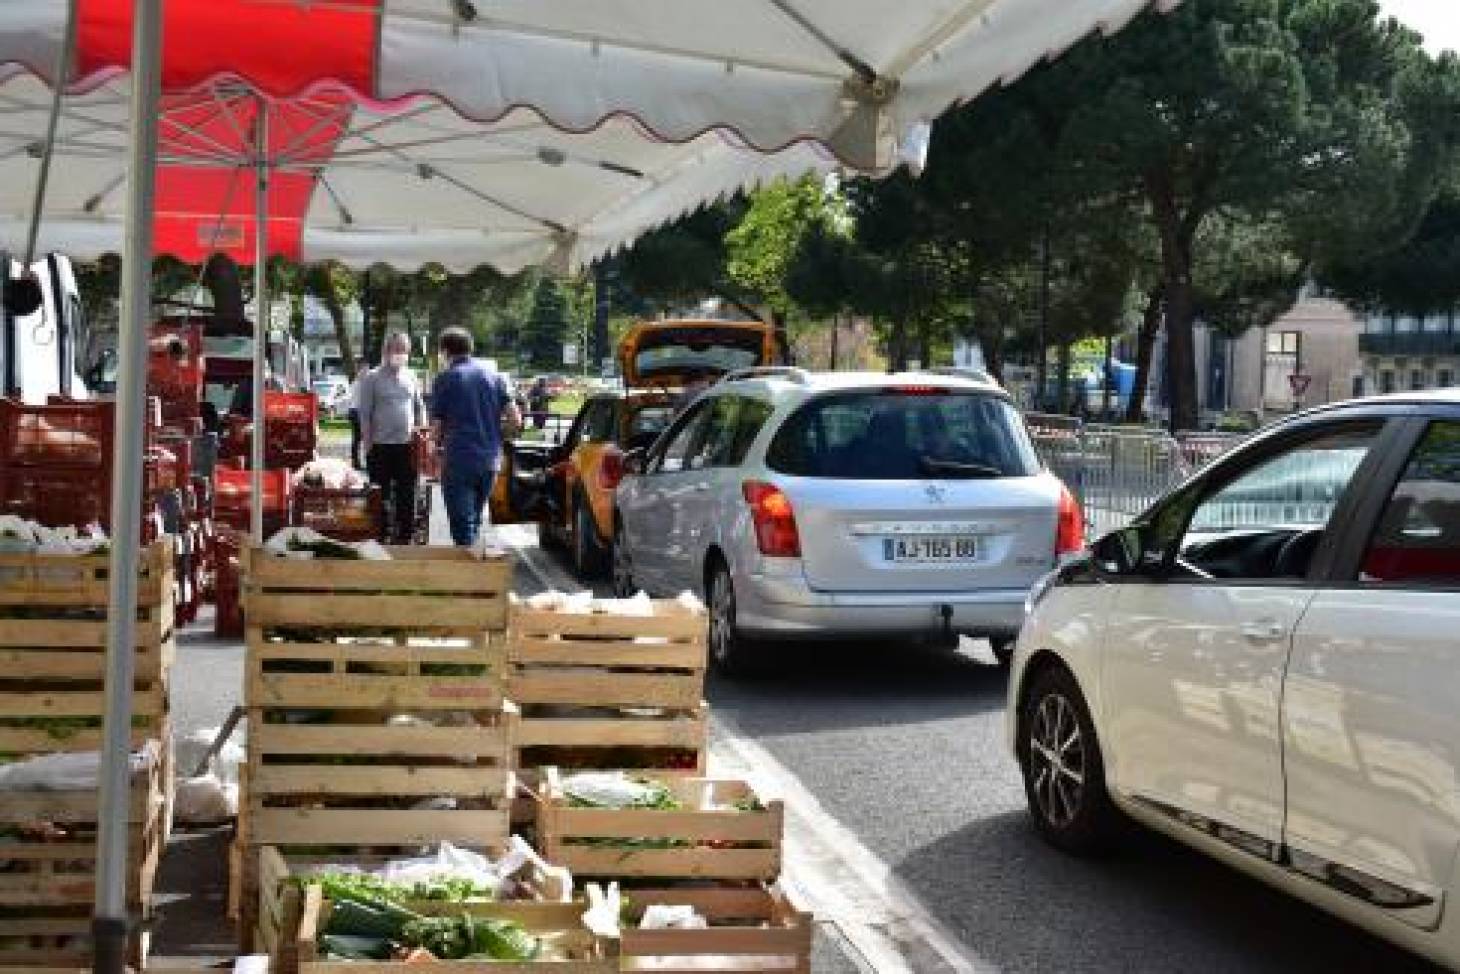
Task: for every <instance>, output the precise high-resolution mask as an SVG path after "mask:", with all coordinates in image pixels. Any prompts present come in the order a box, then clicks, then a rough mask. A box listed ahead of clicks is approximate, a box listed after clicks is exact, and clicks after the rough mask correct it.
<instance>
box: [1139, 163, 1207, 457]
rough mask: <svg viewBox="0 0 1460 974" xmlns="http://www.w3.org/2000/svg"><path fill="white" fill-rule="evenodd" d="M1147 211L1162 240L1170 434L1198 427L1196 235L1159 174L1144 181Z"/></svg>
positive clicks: (1194, 224) (1193, 222)
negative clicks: (1193, 270) (1193, 252)
mask: <svg viewBox="0 0 1460 974" xmlns="http://www.w3.org/2000/svg"><path fill="white" fill-rule="evenodd" d="M1147 183H1148V186H1149V188H1150V196H1151V210H1152V212H1153V214H1154V215H1155V219H1156V228H1157V230H1158V231H1159V233H1160V237H1161V267H1162V272H1163V276H1164V277H1165V279H1166V280H1165V285H1166V369H1167V371H1166V388H1167V398H1168V400H1169V401H1170V404H1171V430H1172V432H1182V431H1185V430H1194V429H1196V428H1197V421H1198V419H1199V415H1200V414H1199V413H1198V409H1197V394H1196V393H1197V389H1196V384H1197V378H1196V335H1195V333H1194V327H1193V326H1194V324H1195V322H1194V318H1195V315H1196V296H1195V294H1194V289H1193V287H1192V283H1191V263H1192V257H1191V247H1192V241H1193V240H1194V239H1195V236H1196V229H1197V221H1196V220H1195V219H1194V218H1193V217H1194V214H1191V213H1188V214H1186V216H1185V217H1184V218H1183V217H1182V215H1181V214H1180V213H1179V212H1178V211H1177V207H1176V201H1175V197H1174V194H1173V193H1172V192H1171V191H1170V189H1169V185H1168V184H1167V183H1166V181H1165V179H1164V177H1163V176H1161V175H1157V176H1154V177H1151V178H1149V179H1148V180H1147Z"/></svg>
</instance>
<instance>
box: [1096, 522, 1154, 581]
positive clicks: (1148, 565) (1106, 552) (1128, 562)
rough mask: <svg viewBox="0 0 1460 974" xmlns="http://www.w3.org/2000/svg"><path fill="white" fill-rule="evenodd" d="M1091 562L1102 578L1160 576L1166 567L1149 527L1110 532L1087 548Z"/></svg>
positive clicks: (1142, 526) (1138, 526)
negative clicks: (1107, 576) (1108, 576)
mask: <svg viewBox="0 0 1460 974" xmlns="http://www.w3.org/2000/svg"><path fill="white" fill-rule="evenodd" d="M1090 559H1091V561H1092V563H1093V564H1094V565H1095V569H1096V570H1097V571H1098V572H1100V573H1101V574H1102V575H1110V576H1113V577H1117V578H1119V577H1131V576H1152V577H1154V576H1159V575H1160V574H1162V571H1163V568H1164V566H1165V557H1164V556H1163V554H1162V552H1161V551H1160V549H1159V548H1158V547H1157V545H1156V543H1155V537H1154V536H1153V533H1152V531H1151V529H1150V527H1149V526H1148V525H1134V526H1131V527H1126V528H1120V529H1118V530H1115V531H1111V532H1110V533H1109V534H1107V535H1105V536H1103V537H1101V538H1100V539H1099V540H1098V541H1096V542H1095V543H1094V544H1093V545H1091V546H1090Z"/></svg>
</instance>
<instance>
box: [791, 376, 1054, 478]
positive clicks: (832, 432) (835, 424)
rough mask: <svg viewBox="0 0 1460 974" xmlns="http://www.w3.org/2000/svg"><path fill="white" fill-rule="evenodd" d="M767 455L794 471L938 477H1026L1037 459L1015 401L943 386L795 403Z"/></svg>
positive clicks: (844, 475)
mask: <svg viewBox="0 0 1460 974" xmlns="http://www.w3.org/2000/svg"><path fill="white" fill-rule="evenodd" d="M766 462H767V464H768V465H769V466H770V467H771V469H773V470H776V471H779V472H780V473H784V474H789V475H791V476H795V477H830V478H845V479H859V480H926V479H933V480H940V479H949V480H957V479H984V478H996V477H1027V476H1030V475H1031V474H1034V473H1036V472H1038V470H1039V459H1038V458H1037V457H1036V456H1035V453H1034V447H1033V445H1032V444H1031V443H1030V441H1029V435H1028V433H1027V432H1026V431H1025V429H1024V423H1023V420H1021V419H1020V418H1019V414H1018V412H1017V411H1015V409H1014V407H1013V406H1011V405H1010V404H1009V403H1008V402H1006V401H1005V400H1004V399H1002V398H1000V397H998V396H992V395H987V394H984V393H966V392H954V391H945V390H937V389H934V390H925V389H914V390H903V389H880V390H867V391H860V390H859V391H856V392H845V393H835V394H832V395H828V396H822V397H820V398H817V399H813V400H812V401H810V402H808V403H807V404H806V405H804V406H802V407H801V408H800V409H799V410H797V411H796V412H795V413H794V414H793V415H792V416H791V417H790V418H789V419H788V420H786V422H785V423H784V424H782V426H781V428H780V430H779V431H778V432H777V433H776V436H775V439H774V440H772V441H771V445H770V449H769V451H768V453H767V456H766Z"/></svg>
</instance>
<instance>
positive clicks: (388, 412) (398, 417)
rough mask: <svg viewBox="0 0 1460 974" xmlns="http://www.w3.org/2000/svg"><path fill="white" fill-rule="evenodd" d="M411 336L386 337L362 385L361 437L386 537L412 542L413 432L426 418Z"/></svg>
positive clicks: (413, 526) (414, 493) (413, 516)
mask: <svg viewBox="0 0 1460 974" xmlns="http://www.w3.org/2000/svg"><path fill="white" fill-rule="evenodd" d="M410 357H411V340H410V339H409V338H408V337H406V336H405V335H403V334H401V333H400V332H392V333H391V334H390V335H389V336H388V337H387V338H386V339H385V350H384V353H383V355H382V356H381V362H380V366H379V367H378V368H375V369H372V370H371V371H370V372H369V373H367V374H366V375H365V376H364V378H362V379H361V380H360V382H359V385H360V406H359V408H360V438H361V439H362V440H363V441H364V444H365V466H366V468H367V469H368V470H369V473H370V482H371V483H373V484H378V485H379V486H380V494H381V500H382V501H383V502H384V504H385V531H384V535H385V538H386V539H387V540H388V541H390V542H391V543H394V544H410V543H411V538H412V536H413V535H414V534H415V526H416V451H415V448H414V446H413V444H412V436H413V435H414V433H415V431H416V429H417V427H420V426H422V425H424V423H425V416H424V414H425V410H424V408H423V407H422V405H421V389H420V386H419V385H417V383H416V376H415V374H414V373H413V372H411V369H410V366H409V365H408V364H407V363H408V362H409V361H410Z"/></svg>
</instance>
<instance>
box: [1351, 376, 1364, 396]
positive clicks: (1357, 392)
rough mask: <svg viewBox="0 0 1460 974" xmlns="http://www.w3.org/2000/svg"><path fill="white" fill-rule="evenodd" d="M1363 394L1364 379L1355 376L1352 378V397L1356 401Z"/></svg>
mask: <svg viewBox="0 0 1460 974" xmlns="http://www.w3.org/2000/svg"><path fill="white" fill-rule="evenodd" d="M1363 394H1364V377H1363V376H1361V375H1356V376H1354V390H1353V397H1354V398H1355V399H1357V398H1359V397H1360V396H1362V395H1363Z"/></svg>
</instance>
